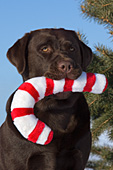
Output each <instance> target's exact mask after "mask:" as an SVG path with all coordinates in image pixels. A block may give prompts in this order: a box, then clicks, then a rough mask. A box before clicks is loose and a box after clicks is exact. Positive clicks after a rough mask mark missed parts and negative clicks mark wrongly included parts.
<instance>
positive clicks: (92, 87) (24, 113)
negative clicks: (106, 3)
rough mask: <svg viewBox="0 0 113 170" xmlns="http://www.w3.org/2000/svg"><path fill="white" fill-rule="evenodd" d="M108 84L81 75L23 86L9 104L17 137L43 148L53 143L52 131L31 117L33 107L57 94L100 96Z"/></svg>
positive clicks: (33, 81) (99, 78) (100, 76)
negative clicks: (90, 94)
mask: <svg viewBox="0 0 113 170" xmlns="http://www.w3.org/2000/svg"><path fill="white" fill-rule="evenodd" d="M107 85H108V82H107V79H106V77H105V76H104V75H103V74H97V73H95V74H94V73H85V72H82V74H81V76H80V77H79V78H77V79H76V80H70V79H62V80H52V79H49V78H45V77H35V78H31V79H29V80H27V81H26V82H24V83H23V84H22V85H21V86H20V87H19V88H18V90H17V91H16V92H15V94H14V97H13V100H12V104H11V117H12V120H13V123H14V125H15V126H16V128H17V129H18V131H19V132H20V134H21V135H22V136H23V137H24V138H26V139H28V140H29V141H31V142H33V143H36V144H41V145H47V144H49V143H50V142H51V141H52V139H53V131H52V130H51V129H50V127H48V126H47V125H46V124H45V123H43V122H42V121H40V120H39V119H38V118H36V117H35V115H34V110H33V108H34V105H35V103H36V102H38V101H39V100H41V99H43V98H44V97H45V96H49V95H51V94H56V93H59V92H66V91H72V92H90V93H95V94H100V93H102V92H104V91H105V90H106V88H107Z"/></svg>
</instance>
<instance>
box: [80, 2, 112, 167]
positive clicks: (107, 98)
mask: <svg viewBox="0 0 113 170" xmlns="http://www.w3.org/2000/svg"><path fill="white" fill-rule="evenodd" d="M81 10H82V13H83V15H84V16H85V17H86V18H89V19H90V20H92V19H93V20H94V21H95V22H97V23H98V24H102V25H103V26H104V27H105V29H108V31H109V34H110V37H111V38H113V0H83V1H82V2H81ZM79 36H80V37H81V35H80V34H79ZM82 38H84V37H82ZM111 43H112V42H111ZM93 56H94V59H93V62H92V64H91V65H90V66H89V68H88V70H87V71H89V72H94V73H95V72H97V73H103V74H105V75H106V77H107V78H108V82H109V85H108V89H107V90H106V91H105V92H104V93H103V94H101V95H95V94H91V93H85V97H86V99H87V102H88V105H89V108H90V111H91V122H92V129H91V130H92V151H91V153H92V155H95V157H98V159H95V160H93V159H92V160H90V161H89V162H88V164H87V167H88V168H92V169H93V170H113V148H112V147H111V146H109V145H105V146H102V145H97V143H96V142H97V141H98V140H99V136H100V135H101V134H102V133H103V132H105V131H106V132H107V135H108V138H109V140H111V141H112V142H113V51H112V49H110V48H109V47H106V46H105V45H103V44H97V45H96V46H95V51H94V52H93Z"/></svg>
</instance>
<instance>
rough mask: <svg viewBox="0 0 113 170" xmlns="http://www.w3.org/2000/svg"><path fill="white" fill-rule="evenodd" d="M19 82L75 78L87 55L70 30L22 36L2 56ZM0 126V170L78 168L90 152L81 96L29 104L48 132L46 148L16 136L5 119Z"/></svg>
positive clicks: (87, 60) (87, 120)
mask: <svg viewBox="0 0 113 170" xmlns="http://www.w3.org/2000/svg"><path fill="white" fill-rule="evenodd" d="M7 57H8V59H9V61H10V62H11V63H12V64H13V65H14V66H16V68H17V70H18V72H19V73H20V74H21V75H22V78H23V81H26V80H27V79H29V78H32V77H37V76H45V77H48V78H51V79H55V80H60V79H63V78H69V79H77V78H78V77H79V76H80V75H81V73H82V71H86V68H87V66H88V65H89V63H90V61H91V59H92V52H91V49H90V48H89V47H87V46H86V45H85V44H84V43H83V42H82V41H80V40H79V39H78V37H77V34H76V33H75V32H74V31H69V30H65V29H41V30H36V31H32V32H30V33H27V34H25V36H24V37H23V38H21V39H19V40H18V41H17V42H16V43H15V44H14V45H13V46H12V47H11V48H10V49H9V50H8V52H7ZM13 95H14V93H13V94H12V95H11V97H10V98H9V100H8V102H7V106H6V110H7V118H6V121H5V122H4V124H3V125H2V126H1V128H0V170H83V169H84V168H85V166H86V163H87V160H88V157H89V153H90V149H91V133H90V112H89V109H88V105H87V103H86V100H85V98H84V95H83V93H72V92H62V93H58V94H56V95H51V96H48V97H45V98H44V99H43V100H41V101H39V102H38V103H36V104H35V107H34V112H35V116H36V117H38V118H39V119H40V120H41V121H43V122H44V123H46V124H47V125H48V126H49V127H50V128H51V129H52V130H53V131H54V138H53V140H52V142H51V143H50V144H48V145H45V146H43V145H38V144H34V143H32V142H30V141H28V140H26V139H24V137H22V135H21V134H20V133H19V131H18V130H17V129H16V127H15V126H14V125H13V122H12V119H11V115H10V113H11V109H10V106H11V101H12V98H13Z"/></svg>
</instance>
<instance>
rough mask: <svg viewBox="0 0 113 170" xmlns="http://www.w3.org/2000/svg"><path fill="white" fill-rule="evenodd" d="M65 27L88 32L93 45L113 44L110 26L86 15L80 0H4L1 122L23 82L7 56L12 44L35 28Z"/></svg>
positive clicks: (0, 15)
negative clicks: (90, 19) (104, 25)
mask: <svg viewBox="0 0 113 170" xmlns="http://www.w3.org/2000/svg"><path fill="white" fill-rule="evenodd" d="M61 27H63V28H66V29H71V30H75V31H78V30H80V31H81V32H83V33H85V34H86V36H87V39H88V41H89V44H88V45H89V46H90V47H91V48H92V49H93V46H94V45H95V44H97V43H103V44H105V45H108V46H109V47H112V44H111V40H110V39H109V35H108V34H107V30H106V29H105V28H104V27H103V26H100V25H98V24H96V23H94V22H93V21H92V22H89V21H88V20H87V19H85V18H84V17H83V15H82V14H81V10H80V1H79V0H19V1H15V0H10V1H8V0H0V125H1V124H2V123H3V122H4V120H5V118H6V111H5V105H6V102H7V99H8V97H9V96H10V95H11V94H12V92H13V91H14V90H15V89H16V88H17V87H18V86H19V85H20V84H21V83H22V79H21V76H20V75H19V74H18V72H17V70H16V68H15V67H14V66H13V65H11V64H10V62H9V61H8V60H7V58H6V53H7V50H8V48H9V47H11V46H12V45H13V43H15V42H16V40H17V39H19V38H21V37H22V36H23V35H24V34H25V33H26V32H30V31H31V30H35V29H40V28H61Z"/></svg>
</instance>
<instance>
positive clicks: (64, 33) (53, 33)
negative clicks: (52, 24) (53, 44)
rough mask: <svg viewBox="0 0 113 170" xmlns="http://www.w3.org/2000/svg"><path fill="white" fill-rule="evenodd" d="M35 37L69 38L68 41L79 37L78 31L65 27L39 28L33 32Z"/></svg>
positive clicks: (45, 38) (41, 38)
mask: <svg viewBox="0 0 113 170" xmlns="http://www.w3.org/2000/svg"><path fill="white" fill-rule="evenodd" d="M33 39H35V40H36V39H39V40H47V39H52V40H60V39H61V40H68V41H74V40H75V39H78V37H77V35H76V33H75V32H74V31H71V30H65V29H41V30H37V31H35V32H34V34H33Z"/></svg>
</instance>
